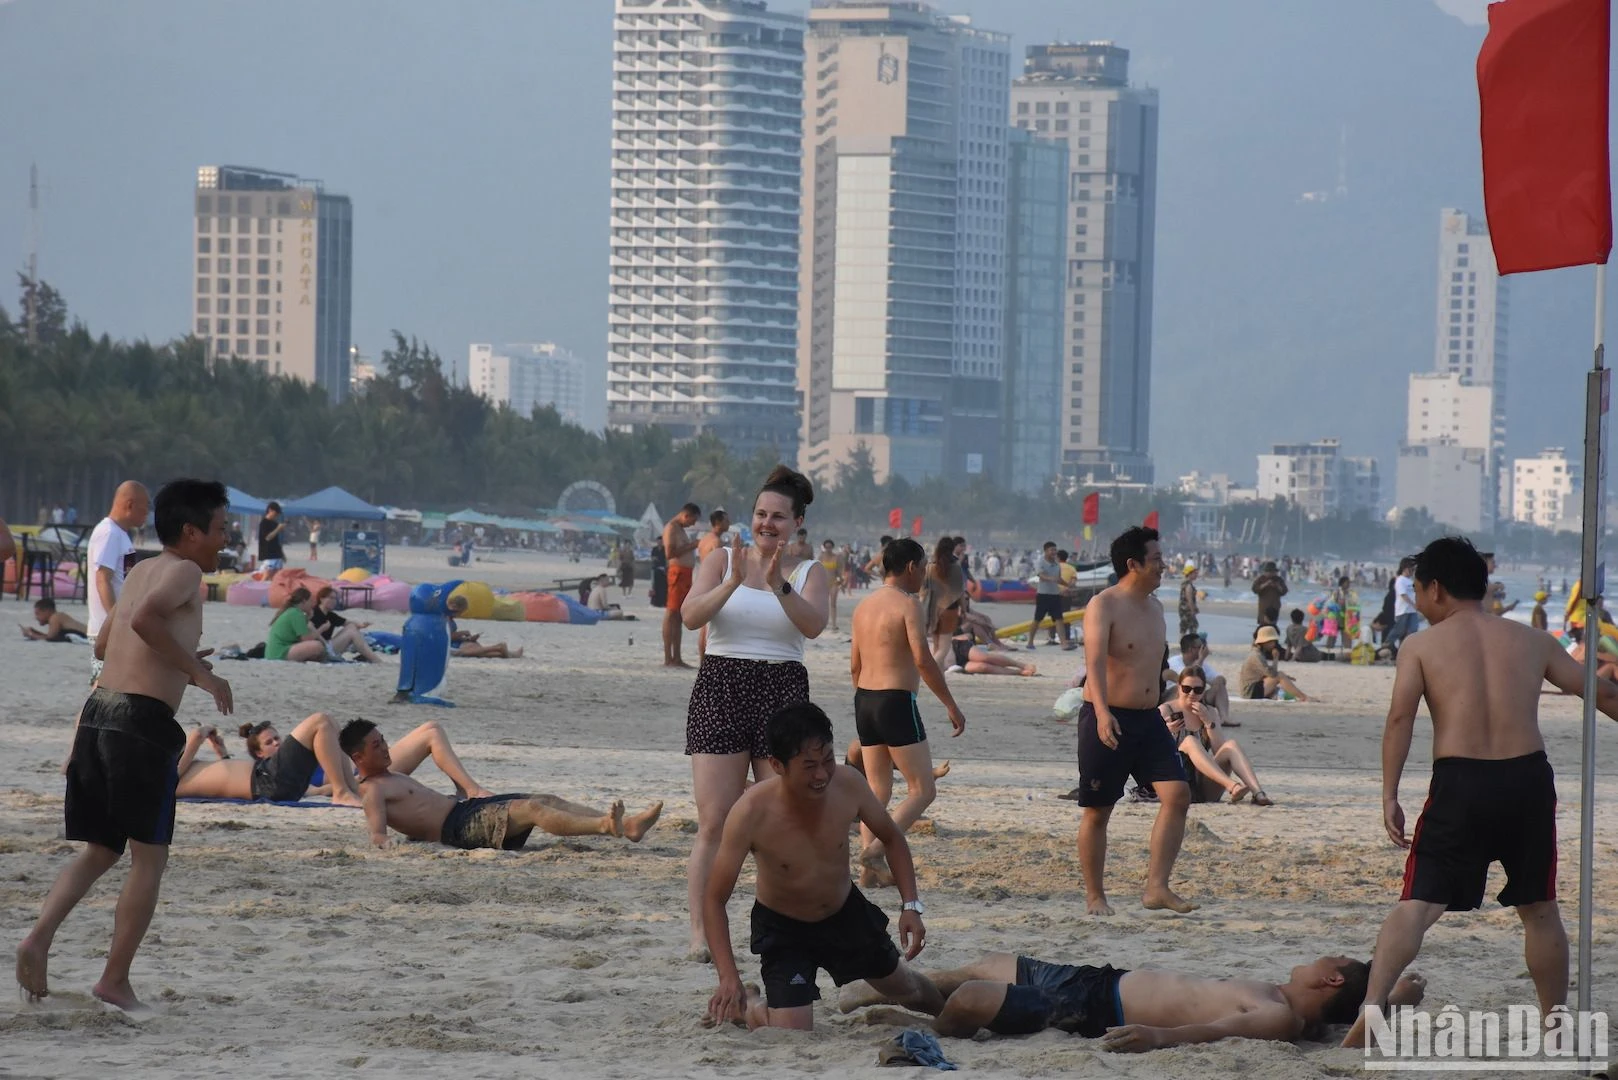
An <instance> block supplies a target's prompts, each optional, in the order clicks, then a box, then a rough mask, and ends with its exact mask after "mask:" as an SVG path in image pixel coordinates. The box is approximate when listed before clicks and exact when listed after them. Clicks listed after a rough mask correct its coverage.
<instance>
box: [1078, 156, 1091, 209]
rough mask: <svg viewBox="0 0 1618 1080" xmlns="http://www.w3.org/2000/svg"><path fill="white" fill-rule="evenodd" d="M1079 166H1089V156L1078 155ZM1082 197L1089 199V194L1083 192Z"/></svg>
mask: <svg viewBox="0 0 1618 1080" xmlns="http://www.w3.org/2000/svg"><path fill="white" fill-rule="evenodd" d="M1079 164H1080V165H1088V164H1090V155H1089V154H1080V155H1079ZM1084 197H1085V198H1086V199H1088V198H1089V197H1090V193H1089V192H1088V191H1086V192H1084Z"/></svg>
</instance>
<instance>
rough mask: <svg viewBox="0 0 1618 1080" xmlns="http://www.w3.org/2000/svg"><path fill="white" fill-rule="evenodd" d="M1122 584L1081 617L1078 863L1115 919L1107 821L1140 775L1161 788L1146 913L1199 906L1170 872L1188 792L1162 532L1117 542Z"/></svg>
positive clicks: (1145, 783) (1088, 890) (1095, 903)
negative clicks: (1170, 688)
mask: <svg viewBox="0 0 1618 1080" xmlns="http://www.w3.org/2000/svg"><path fill="white" fill-rule="evenodd" d="M1112 568H1113V570H1114V571H1115V572H1116V573H1117V574H1118V584H1116V585H1113V586H1112V587H1110V588H1108V589H1105V590H1103V591H1102V592H1101V593H1100V594H1099V595H1097V596H1096V598H1095V599H1094V600H1092V601H1090V603H1089V605H1088V606H1087V607H1086V608H1085V612H1084V656H1085V666H1086V669H1087V671H1088V672H1089V677H1088V678H1087V679H1086V680H1085V684H1084V706H1083V707H1082V708H1081V709H1080V710H1079V800H1078V801H1079V805H1080V806H1081V807H1083V808H1084V809H1083V816H1082V817H1081V818H1080V819H1079V865H1080V867H1081V869H1082V870H1083V873H1084V891H1085V900H1086V906H1087V907H1088V908H1089V911H1090V914H1092V915H1111V914H1112V913H1113V911H1112V906H1111V905H1110V904H1108V903H1107V890H1106V882H1105V875H1106V867H1107V822H1108V821H1109V820H1110V819H1111V817H1112V808H1113V806H1114V805H1116V804H1117V802H1118V800H1119V799H1120V798H1122V797H1123V794H1124V781H1125V779H1126V778H1128V777H1129V776H1131V775H1133V776H1134V778H1135V782H1136V783H1138V784H1140V785H1141V786H1142V787H1154V788H1155V789H1156V791H1157V802H1158V809H1157V822H1156V823H1155V824H1154V825H1153V826H1152V840H1151V860H1150V862H1149V863H1148V864H1147V868H1146V892H1145V894H1144V895H1143V896H1142V898H1141V902H1142V904H1144V905H1145V906H1146V907H1148V908H1154V909H1156V908H1167V909H1169V910H1171V911H1178V912H1182V913H1183V912H1187V911H1193V910H1195V909H1196V906H1197V905H1195V904H1193V903H1190V902H1188V901H1186V900H1182V899H1181V898H1180V897H1178V896H1176V895H1175V894H1174V891H1173V890H1172V889H1170V888H1169V872H1170V871H1171V870H1173V869H1174V860H1175V858H1176V857H1177V856H1178V855H1179V854H1180V842H1181V841H1182V840H1183V839H1184V838H1185V813H1186V809H1187V808H1188V807H1189V806H1190V805H1191V788H1190V785H1189V784H1187V783H1186V777H1185V771H1184V770H1183V769H1182V768H1181V767H1180V755H1179V753H1178V752H1177V750H1176V749H1175V746H1174V739H1173V737H1172V736H1171V735H1170V734H1169V729H1168V726H1167V725H1165V724H1164V723H1163V716H1162V714H1161V713H1159V712H1158V711H1157V703H1158V698H1159V697H1160V696H1161V693H1162V686H1163V684H1162V678H1163V653H1164V647H1163V641H1164V638H1165V636H1166V634H1167V628H1166V626H1165V625H1164V622H1163V605H1162V604H1160V603H1158V601H1157V597H1156V596H1155V595H1154V594H1155V593H1156V592H1157V588H1158V586H1159V585H1161V584H1162V583H1163V552H1162V549H1161V548H1160V547H1159V546H1158V540H1157V530H1156V529H1145V528H1141V527H1140V526H1138V525H1137V526H1135V527H1134V528H1131V529H1129V530H1127V531H1126V532H1124V533H1122V534H1121V535H1120V536H1119V537H1118V538H1117V539H1116V540H1114V541H1113V542H1112Z"/></svg>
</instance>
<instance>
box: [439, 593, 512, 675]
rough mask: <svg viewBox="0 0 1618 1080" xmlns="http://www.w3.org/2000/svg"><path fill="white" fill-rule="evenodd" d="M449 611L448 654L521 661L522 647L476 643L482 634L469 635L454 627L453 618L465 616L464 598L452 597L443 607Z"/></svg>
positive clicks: (503, 643) (501, 643)
mask: <svg viewBox="0 0 1618 1080" xmlns="http://www.w3.org/2000/svg"><path fill="white" fill-rule="evenodd" d="M444 606H445V608H446V609H447V610H448V611H449V615H450V619H449V654H450V655H451V656H463V657H471V658H473V659H478V658H481V657H493V658H494V659H496V660H521V659H522V646H521V645H519V646H517V647H516V648H515V649H513V648H509V647H507V645H506V643H505V642H503V641H502V642H499V643H498V644H495V645H484V644H482V643H481V642H479V641H478V638H480V637H482V636H483V635H482V634H470V633H467V632H466V631H465V630H462V629H460V628H459V627H457V626H456V625H455V616H457V615H464V614H466V597H464V596H452V597H450V598H449V603H447V604H445V605H444Z"/></svg>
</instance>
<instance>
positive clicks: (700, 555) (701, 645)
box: [692, 510, 730, 663]
mask: <svg viewBox="0 0 1618 1080" xmlns="http://www.w3.org/2000/svg"><path fill="white" fill-rule="evenodd" d="M729 531H730V515H729V514H727V513H725V512H724V511H723V510H715V511H714V512H713V513H711V514H709V515H708V531H707V532H705V533H703V534H702V539H701V540H698V541H697V561H698V562H701V561H702V560H703V559H706V558H707V557H708V556H709V555H712V554H713V553H714V552H716V551H718V550H719V549H720V548H722V547H724V546H725V534H726V533H727V532H729ZM692 580H693V581H694V580H696V579H695V578H693V579H692ZM706 655H708V624H707V623H703V624H702V630H701V632H700V633H698V634H697V661H698V662H699V663H700V662H701V661H702V658H703V657H704V656H706Z"/></svg>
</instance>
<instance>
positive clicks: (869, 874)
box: [860, 848, 894, 889]
mask: <svg viewBox="0 0 1618 1080" xmlns="http://www.w3.org/2000/svg"><path fill="white" fill-rule="evenodd" d="M893 883H894V881H893V871H892V870H890V869H889V868H888V860H887V856H885V855H883V854H882V853H881V852H880V851H877V852H875V853H872V852H871V851H870V849H869V848H868V849H866V851H865V852H863V853H861V855H860V887H861V888H865V889H886V888H888V887H889V886H890V885H892V884H893Z"/></svg>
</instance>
